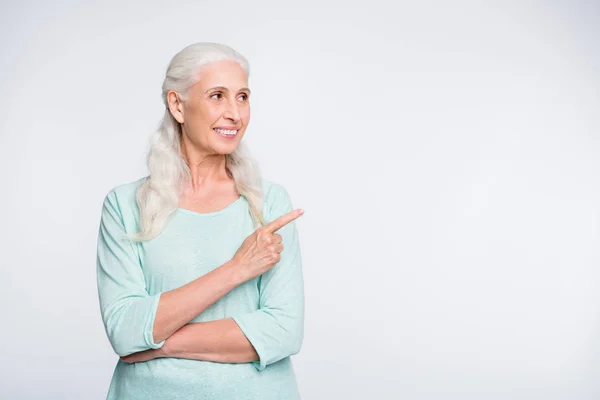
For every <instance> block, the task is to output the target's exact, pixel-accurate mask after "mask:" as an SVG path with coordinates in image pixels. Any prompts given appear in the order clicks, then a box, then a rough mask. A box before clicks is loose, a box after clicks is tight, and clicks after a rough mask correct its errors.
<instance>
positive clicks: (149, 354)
mask: <svg viewBox="0 0 600 400" xmlns="http://www.w3.org/2000/svg"><path fill="white" fill-rule="evenodd" d="M159 357H163V355H162V354H161V352H160V349H150V350H144V351H140V352H137V353H133V354H130V355H128V356H125V357H121V360H123V361H124V362H126V363H128V364H133V363H138V362H144V361H149V360H153V359H155V358H159Z"/></svg>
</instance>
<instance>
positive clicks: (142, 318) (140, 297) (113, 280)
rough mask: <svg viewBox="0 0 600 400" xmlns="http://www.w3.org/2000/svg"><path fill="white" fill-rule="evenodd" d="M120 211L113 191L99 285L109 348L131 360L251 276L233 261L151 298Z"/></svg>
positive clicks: (106, 207)
mask: <svg viewBox="0 0 600 400" xmlns="http://www.w3.org/2000/svg"><path fill="white" fill-rule="evenodd" d="M120 210H121V207H120V204H119V199H118V196H117V194H116V192H115V191H114V190H113V191H111V192H110V193H109V194H108V195H107V196H106V198H105V200H104V204H103V207H102V214H101V219H100V228H99V233H98V251H97V283H98V295H99V300H100V309H101V313H102V320H103V322H104V326H105V329H106V333H107V335H108V339H109V341H110V344H111V346H112V347H113V349H114V351H115V352H116V353H117V354H118V355H119V356H127V355H129V354H132V353H136V352H139V351H144V350H148V349H157V348H160V347H162V345H163V344H164V341H165V339H167V338H168V337H169V336H171V335H172V334H173V333H174V332H175V331H177V330H178V329H180V328H181V327H182V326H184V325H185V324H187V323H188V322H190V321H191V320H192V319H194V318H195V317H196V316H198V315H199V314H201V313H202V312H203V311H204V310H206V309H207V308H208V307H209V306H210V305H212V304H213V303H215V302H216V301H217V300H219V299H220V298H221V297H223V296H224V295H225V294H227V293H228V292H229V291H231V290H232V289H234V288H235V287H236V286H238V285H240V284H241V283H243V282H244V281H245V280H246V278H245V277H243V276H242V275H241V274H240V272H239V271H240V269H239V268H236V265H234V264H233V262H232V261H230V262H227V263H225V264H223V265H222V266H220V267H218V268H216V269H215V270H213V271H212V272H210V273H208V274H205V275H203V276H201V277H199V278H197V279H195V280H194V281H192V282H190V283H187V284H185V285H183V286H181V287H179V288H177V289H174V290H171V291H168V292H162V293H157V294H154V295H149V294H148V292H147V290H146V282H145V279H144V275H143V272H142V269H141V267H140V264H139V259H138V257H137V252H136V251H135V248H134V244H133V243H132V242H131V241H130V240H129V238H127V236H126V230H125V225H124V223H123V217H122V214H121V211H120Z"/></svg>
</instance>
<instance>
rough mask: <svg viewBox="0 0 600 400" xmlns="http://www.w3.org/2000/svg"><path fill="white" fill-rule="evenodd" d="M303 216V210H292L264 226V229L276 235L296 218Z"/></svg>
mask: <svg viewBox="0 0 600 400" xmlns="http://www.w3.org/2000/svg"><path fill="white" fill-rule="evenodd" d="M302 214H304V210H303V209H301V208H298V209H296V210H292V211H290V212H289V213H287V214H283V215H282V216H281V217H279V218H276V219H274V220H273V221H271V222H269V223H268V224H267V225H265V226H263V229H264V230H265V231H267V232H269V233H275V232H276V231H278V230H279V229H281V228H283V227H284V226H286V225H287V224H289V223H290V222H292V221H293V220H295V219H296V218H298V217H300V216H301V215H302Z"/></svg>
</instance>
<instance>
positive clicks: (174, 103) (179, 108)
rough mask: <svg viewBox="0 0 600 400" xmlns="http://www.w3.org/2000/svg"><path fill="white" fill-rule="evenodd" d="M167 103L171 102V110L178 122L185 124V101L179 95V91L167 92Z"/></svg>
mask: <svg viewBox="0 0 600 400" xmlns="http://www.w3.org/2000/svg"><path fill="white" fill-rule="evenodd" d="M167 104H169V111H171V115H172V116H173V118H175V120H176V121H177V122H179V123H180V124H183V101H181V98H180V97H179V93H177V92H176V91H174V90H171V91H170V92H169V93H167Z"/></svg>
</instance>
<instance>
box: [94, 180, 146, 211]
mask: <svg viewBox="0 0 600 400" xmlns="http://www.w3.org/2000/svg"><path fill="white" fill-rule="evenodd" d="M147 178H148V177H147V176H145V177H143V178H139V179H136V180H135V181H131V182H125V183H121V184H118V185H116V186H114V187H113V188H112V189H110V190H109V191H108V193H107V194H106V196H105V199H104V202H105V204H110V205H112V206H113V207H118V208H119V211H120V212H121V213H124V212H134V213H135V212H136V211H137V203H136V194H137V190H138V188H139V187H140V185H141V184H142V183H143V182H144V181H145V180H146V179H147Z"/></svg>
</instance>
